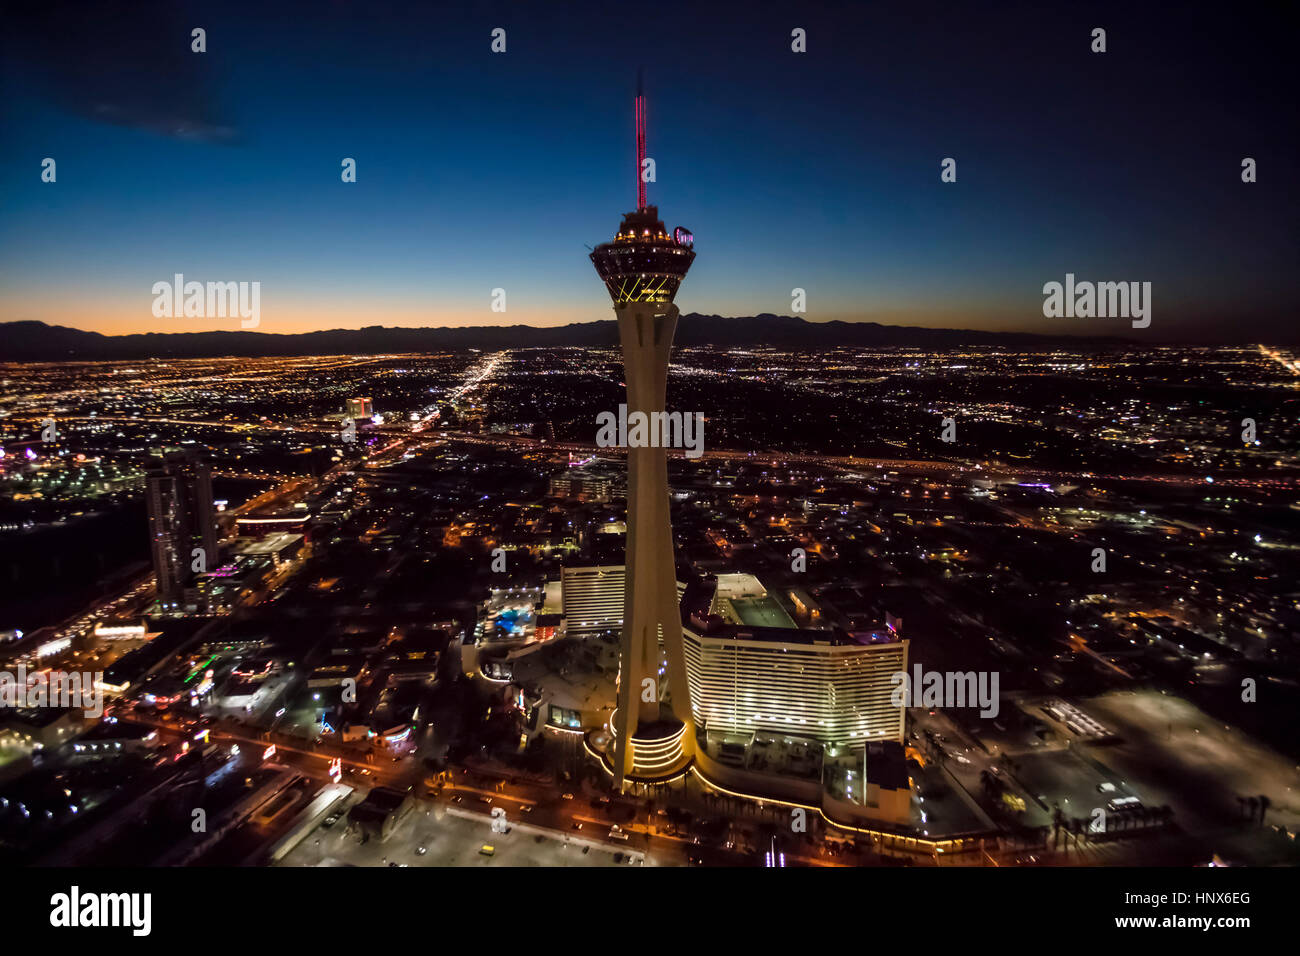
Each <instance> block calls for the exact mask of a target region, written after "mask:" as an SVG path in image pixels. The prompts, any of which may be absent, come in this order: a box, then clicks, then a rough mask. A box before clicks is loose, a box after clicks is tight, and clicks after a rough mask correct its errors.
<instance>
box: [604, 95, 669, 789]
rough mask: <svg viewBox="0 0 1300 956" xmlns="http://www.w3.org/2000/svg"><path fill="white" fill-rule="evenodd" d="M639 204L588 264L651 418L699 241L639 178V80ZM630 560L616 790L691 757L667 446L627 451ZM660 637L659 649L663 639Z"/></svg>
mask: <svg viewBox="0 0 1300 956" xmlns="http://www.w3.org/2000/svg"><path fill="white" fill-rule="evenodd" d="M635 119H636V195H637V207H636V210H635V211H633V212H629V213H627V214H625V215H624V216H623V222H622V224H621V225H620V226H619V228H618V233H617V234H616V235H615V236H614V239H613V241H612V242H606V243H604V244H602V245H599V246H597V247H596V249H595V251H593V252H592V253H591V261H592V263H593V264H594V265H595V267H596V272H597V273H598V274H599V275H600V278H601V279H602V280H603V281H604V283H605V288H606V289H607V290H608V291H609V296H610V298H611V299H612V300H613V303H614V316H615V318H616V319H617V320H618V334H619V340H620V342H621V343H622V347H623V366H624V377H625V378H626V379H627V412H628V415H629V416H630V415H631V414H632V413H633V412H642V413H644V414H645V415H646V416H647V420H649V421H658V420H659V419H658V418H651V417H650V416H651V415H653V414H655V413H662V412H663V411H664V400H665V393H666V392H667V387H668V357H669V352H670V351H671V349H672V342H673V333H674V331H675V330H676V328H677V318H678V310H677V306H676V305H674V304H673V299H674V297H675V296H676V295H677V290H678V288H679V287H680V286H681V282H682V279H684V278H685V277H686V272H687V270H688V269H690V267H691V263H692V262H693V261H694V260H695V250H694V249H693V244H694V237H693V236H692V235H691V234H690V232H689V231H688V230H686V229H682V228H678V229H676V230H674V231H673V233H672V234H671V235H670V234H669V233H668V231H667V230H666V229H665V228H664V224H663V223H662V222H661V221H660V220H659V210H658V208H657V207H655V206H651V205H649V204H648V203H647V199H646V182H645V177H644V175H643V172H642V171H643V169H644V163H645V148H646V102H645V95H644V93H643V92H642V91H641V84H640V81H639V79H638V82H637V94H636V100H635ZM627 473H628V477H627V557H626V567H627V570H626V579H625V580H626V583H625V585H624V593H623V637H622V644H621V648H620V653H619V679H618V704H617V709H616V710H615V712H614V714H613V717H612V719H611V723H610V728H609V729H610V737H611V738H612V741H611V746H609V747H608V748H607V752H606V753H605V754H604V759H605V760H606V762H607V764H608V766H609V768H610V770H611V772H612V773H613V774H614V778H615V780H616V782H617V783H618V786H619V787H620V789H623V788H625V787H626V785H627V783H628V781H629V780H630V781H634V782H653V781H662V780H669V779H672V778H673V777H676V776H678V775H679V774H681V773H682V772H683V771H685V770H686V769H687V768H688V767H689V766H690V764H691V761H692V759H693V757H694V753H695V729H694V727H693V726H692V722H691V706H690V699H689V693H690V692H689V689H688V687H687V683H686V661H685V656H684V652H683V649H682V623H681V614H680V611H679V609H678V599H677V575H676V571H675V565H674V561H673V533H672V525H671V523H670V520H669V512H668V458H667V453H666V451H665V449H664V448H662V447H632V448H628V450H627ZM661 639H662V642H663V643H662V650H661V647H660V640H661Z"/></svg>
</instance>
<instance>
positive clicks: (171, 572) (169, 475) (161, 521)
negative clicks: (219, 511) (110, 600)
mask: <svg viewBox="0 0 1300 956" xmlns="http://www.w3.org/2000/svg"><path fill="white" fill-rule="evenodd" d="M145 476H146V488H147V492H146V496H145V497H146V505H147V508H148V512H149V538H150V549H151V552H152V557H153V568H154V574H155V575H156V576H157V582H158V602H159V604H160V605H162V606H163V607H172V608H175V607H180V606H181V605H182V604H184V603H185V590H186V588H188V587H190V586H191V585H192V584H193V583H194V580H195V578H196V577H197V576H198V575H199V574H200V573H202V572H203V571H205V570H207V569H210V568H215V567H216V566H217V557H218V555H217V521H216V509H215V508H214V506H213V503H212V469H211V468H210V467H209V466H208V464H207V463H206V462H205V461H203V460H202V459H201V458H199V456H198V454H197V453H196V452H195V451H193V450H190V449H185V450H182V451H168V452H166V453H164V454H163V455H162V457H160V458H157V459H154V460H153V461H152V462H151V463H150V464H149V467H148V468H147V469H146V472H145Z"/></svg>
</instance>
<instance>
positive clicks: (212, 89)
mask: <svg viewBox="0 0 1300 956" xmlns="http://www.w3.org/2000/svg"><path fill="white" fill-rule="evenodd" d="M979 6H980V5H976V4H942V3H938V4H936V3H923V4H918V3H907V4H901V3H900V4H885V5H879V4H854V5H851V6H850V5H848V4H843V5H834V6H832V5H816V6H814V7H809V6H808V5H806V4H802V3H788V4H753V3H744V4H710V5H707V6H705V5H702V4H698V3H696V4H693V3H663V4H652V5H641V4H612V3H609V2H603V3H578V2H559V0H557V2H546V3H537V2H530V3H524V2H515V3H484V4H474V3H469V4H457V5H453V8H452V9H444V8H443V5H434V4H424V3H421V4H416V3H411V4H400V5H399V4H389V3H382V2H364V3H362V2H347V0H322V2H319V3H314V4H304V5H297V4H284V3H274V4H256V5H255V4H241V3H225V2H223V3H192V4H186V3H165V4H163V3H154V2H149V3H129V4H122V5H120V6H119V7H115V6H114V5H113V4H63V3H55V4H53V5H49V4H41V5H32V6H31V7H30V8H29V11H28V8H26V7H24V9H23V10H20V11H19V12H18V13H17V15H16V16H15V17H14V18H13V24H14V28H13V29H12V30H10V31H9V32H8V33H7V35H6V38H5V40H4V41H3V42H4V45H5V46H4V50H5V57H4V59H5V65H4V72H3V75H2V79H3V93H4V97H3V98H4V115H3V126H4V129H3V133H2V134H0V135H2V137H3V138H2V139H0V145H2V147H3V150H2V152H3V155H2V156H0V185H2V187H3V195H4V197H5V202H4V208H3V211H2V212H0V269H2V270H3V271H2V272H0V280H2V281H0V287H2V290H3V291H0V319H6V320H15V319H41V320H44V321H47V322H51V323H58V324H64V325H73V326H77V327H81V328H88V329H97V330H100V331H188V330H197V329H200V328H234V327H237V323H236V322H232V321H231V320H222V319H211V320H208V319H157V318H154V317H153V315H152V314H151V312H150V305H151V303H152V295H151V293H150V287H151V286H152V284H153V283H154V282H157V281H159V280H164V279H170V277H171V276H172V275H173V273H176V272H182V273H184V274H185V275H186V277H187V278H188V279H198V280H200V281H204V280H248V281H260V282H261V283H262V322H261V326H260V328H261V330H262V331H300V330H303V329H308V328H322V327H323V328H333V327H357V326H363V325H466V324H469V325H480V324H483V325H487V324H503V323H504V324H510V323H515V322H524V323H529V324H557V323H563V322H569V321H589V320H594V319H600V318H605V317H606V316H607V315H608V309H609V306H608V301H607V299H606V296H605V293H604V290H603V287H602V285H601V283H600V281H599V280H598V279H597V277H596V275H595V272H594V270H593V269H592V267H591V264H590V262H589V261H588V259H587V250H586V248H584V244H590V245H595V244H596V243H598V242H602V241H605V240H607V239H608V238H609V237H610V236H611V235H612V234H613V232H614V230H615V228H616V227H617V225H618V222H619V218H620V216H621V214H622V213H623V212H625V211H627V210H628V209H629V208H631V206H633V205H634V200H635V194H634V181H633V159H632V156H633V144H632V129H631V127H632V112H631V98H632V93H633V89H634V84H635V74H636V69H637V67H638V66H644V67H645V69H646V87H647V94H648V97H649V120H650V132H649V149H648V152H649V155H650V156H651V157H653V158H654V159H655V160H656V164H657V172H658V181H657V182H656V183H652V184H651V185H650V187H649V188H650V199H651V201H652V202H655V203H657V204H658V205H659V207H660V210H661V213H662V214H663V217H664V219H665V221H666V223H667V225H668V226H669V227H670V228H671V227H673V226H675V225H685V226H688V227H689V228H690V229H691V230H692V231H693V232H694V233H695V237H696V249H697V252H698V257H697V259H696V262H695V265H694V267H693V269H692V271H691V274H690V276H689V277H688V278H687V280H686V282H685V284H684V286H683V291H682V292H681V293H680V295H679V296H678V304H679V305H680V306H681V307H682V309H683V311H699V312H709V313H719V314H723V315H746V314H754V313H757V312H776V313H788V312H789V311H790V304H791V303H790V290H791V289H792V288H794V287H796V286H797V287H802V288H804V289H806V290H807V296H808V314H807V315H808V317H809V318H811V319H850V320H858V319H861V320H874V321H882V322H891V323H902V324H918V325H945V326H958V327H972V328H1017V329H1032V330H1049V331H1057V332H1068V333H1079V334H1093V333H1095V334H1129V332H1130V331H1131V330H1129V329H1128V327H1127V323H1126V322H1124V321H1122V320H1114V319H1111V320H1105V319H1093V320H1083V319H1056V320H1048V319H1044V318H1043V316H1042V311H1041V308H1042V299H1043V297H1042V293H1041V288H1042V285H1043V283H1044V282H1048V281H1052V280H1057V281H1059V280H1061V279H1062V278H1063V277H1064V274H1065V273H1066V272H1074V273H1075V274H1076V275H1077V276H1078V277H1079V278H1081V279H1089V278H1091V279H1095V280H1122V279H1126V280H1139V281H1150V282H1152V284H1153V287H1154V291H1153V321H1152V325H1151V328H1150V329H1148V330H1146V331H1145V332H1143V333H1140V334H1144V335H1148V336H1150V337H1152V338H1155V339H1169V338H1180V337H1204V336H1216V337H1217V336H1223V337H1227V338H1245V339H1248V340H1256V339H1263V340H1282V339H1287V340H1294V338H1295V332H1294V326H1295V321H1294V317H1295V313H1296V305H1297V299H1298V296H1297V284H1296V274H1297V264H1298V263H1300V233H1298V227H1297V216H1296V211H1297V202H1296V200H1297V186H1296V178H1297V173H1298V172H1300V168H1298V167H1300V163H1297V158H1296V157H1297V153H1296V146H1297V142H1296V140H1297V137H1296V128H1297V126H1296V119H1297V117H1296V107H1295V102H1296V97H1295V93H1296V73H1295V70H1296V68H1295V66H1294V65H1292V64H1289V63H1288V53H1289V52H1290V51H1289V49H1288V43H1290V42H1293V37H1294V31H1293V29H1292V28H1290V27H1289V26H1288V25H1286V24H1285V21H1284V18H1283V17H1282V15H1281V14H1280V13H1279V12H1277V11H1279V10H1280V9H1281V8H1282V5H1269V6H1264V5H1259V6H1258V7H1256V6H1253V5H1250V4H1247V5H1233V6H1232V7H1231V12H1230V13H1229V12H1225V11H1227V10H1228V9H1229V8H1226V7H1222V6H1220V7H1209V8H1205V9H1193V8H1183V7H1182V6H1178V7H1174V6H1172V5H1154V4H1153V5H1150V9H1149V10H1147V11H1144V12H1138V13H1134V12H1132V11H1126V7H1129V6H1132V5H1130V4H1125V5H1115V6H1109V7H1108V6H1090V7H1085V6H1084V5H1073V4H1070V5H1066V4H1041V3H1040V4H1016V5H1010V6H1008V5H997V6H996V8H995V9H985V10H980V9H978V7H979ZM194 26H201V27H204V28H205V29H206V30H207V44H208V52H207V53H205V54H193V53H191V52H190V51H189V46H190V38H189V32H190V29H191V28H192V27H194ZM1095 26H1101V27H1104V28H1106V29H1107V41H1108V47H1109V50H1108V52H1107V53H1105V54H1102V55H1098V54H1093V53H1091V52H1090V50H1089V44H1090V31H1091V29H1092V28H1093V27H1095ZM494 27H503V28H504V29H506V31H507V53H505V54H504V55H494V54H492V53H491V52H490V51H489V44H490V32H491V30H492V29H493V28H494ZM794 27H803V28H805V29H806V30H807V31H808V52H807V53H806V54H801V55H797V54H794V53H792V52H791V51H790V31H791V29H793V28H794ZM1292 59H1293V58H1292ZM46 156H49V157H53V158H55V159H56V161H57V163H58V167H57V169H58V181H57V183H54V184H47V183H42V182H41V181H40V168H41V167H40V164H41V160H42V159H43V158H44V157H46ZM948 156H951V157H954V158H955V159H956V160H957V173H958V180H957V182H956V183H955V184H944V183H941V182H940V178H939V172H940V161H941V160H942V159H943V158H944V157H948ZM1245 156H1250V157H1253V158H1255V159H1256V160H1257V161H1258V164H1259V181H1258V182H1257V183H1255V184H1252V185H1246V184H1243V183H1242V182H1241V179H1240V163H1241V159H1242V157H1245ZM343 157H354V158H355V159H356V160H357V163H358V182H357V183H355V184H348V185H345V184H343V183H342V182H341V181H340V178H339V172H340V161H341V160H342V158H343ZM497 287H501V288H504V289H505V290H506V294H507V306H508V310H507V312H506V313H505V314H504V315H503V314H500V313H495V312H492V311H490V303H491V299H490V294H491V290H492V289H494V288H497ZM1133 334H1139V333H1136V332H1134V333H1133Z"/></svg>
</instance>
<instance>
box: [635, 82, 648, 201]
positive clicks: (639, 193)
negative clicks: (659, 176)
mask: <svg viewBox="0 0 1300 956" xmlns="http://www.w3.org/2000/svg"><path fill="white" fill-rule="evenodd" d="M641 73H642V71H641V70H640V69H639V68H638V69H637V71H636V208H637V209H644V208H645V207H646V198H645V179H644V178H643V176H642V170H643V169H644V168H645V92H644V91H643V89H642V86H641Z"/></svg>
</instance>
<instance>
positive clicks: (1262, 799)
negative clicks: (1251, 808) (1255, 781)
mask: <svg viewBox="0 0 1300 956" xmlns="http://www.w3.org/2000/svg"><path fill="white" fill-rule="evenodd" d="M1272 803H1273V801H1271V800H1270V799H1269V798H1268V797H1266V796H1264V795H1263V794H1262V793H1261V794H1260V795H1259V825H1260V826H1263V825H1264V814H1266V813H1268V808H1269V807H1270V806H1271V805H1272Z"/></svg>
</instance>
